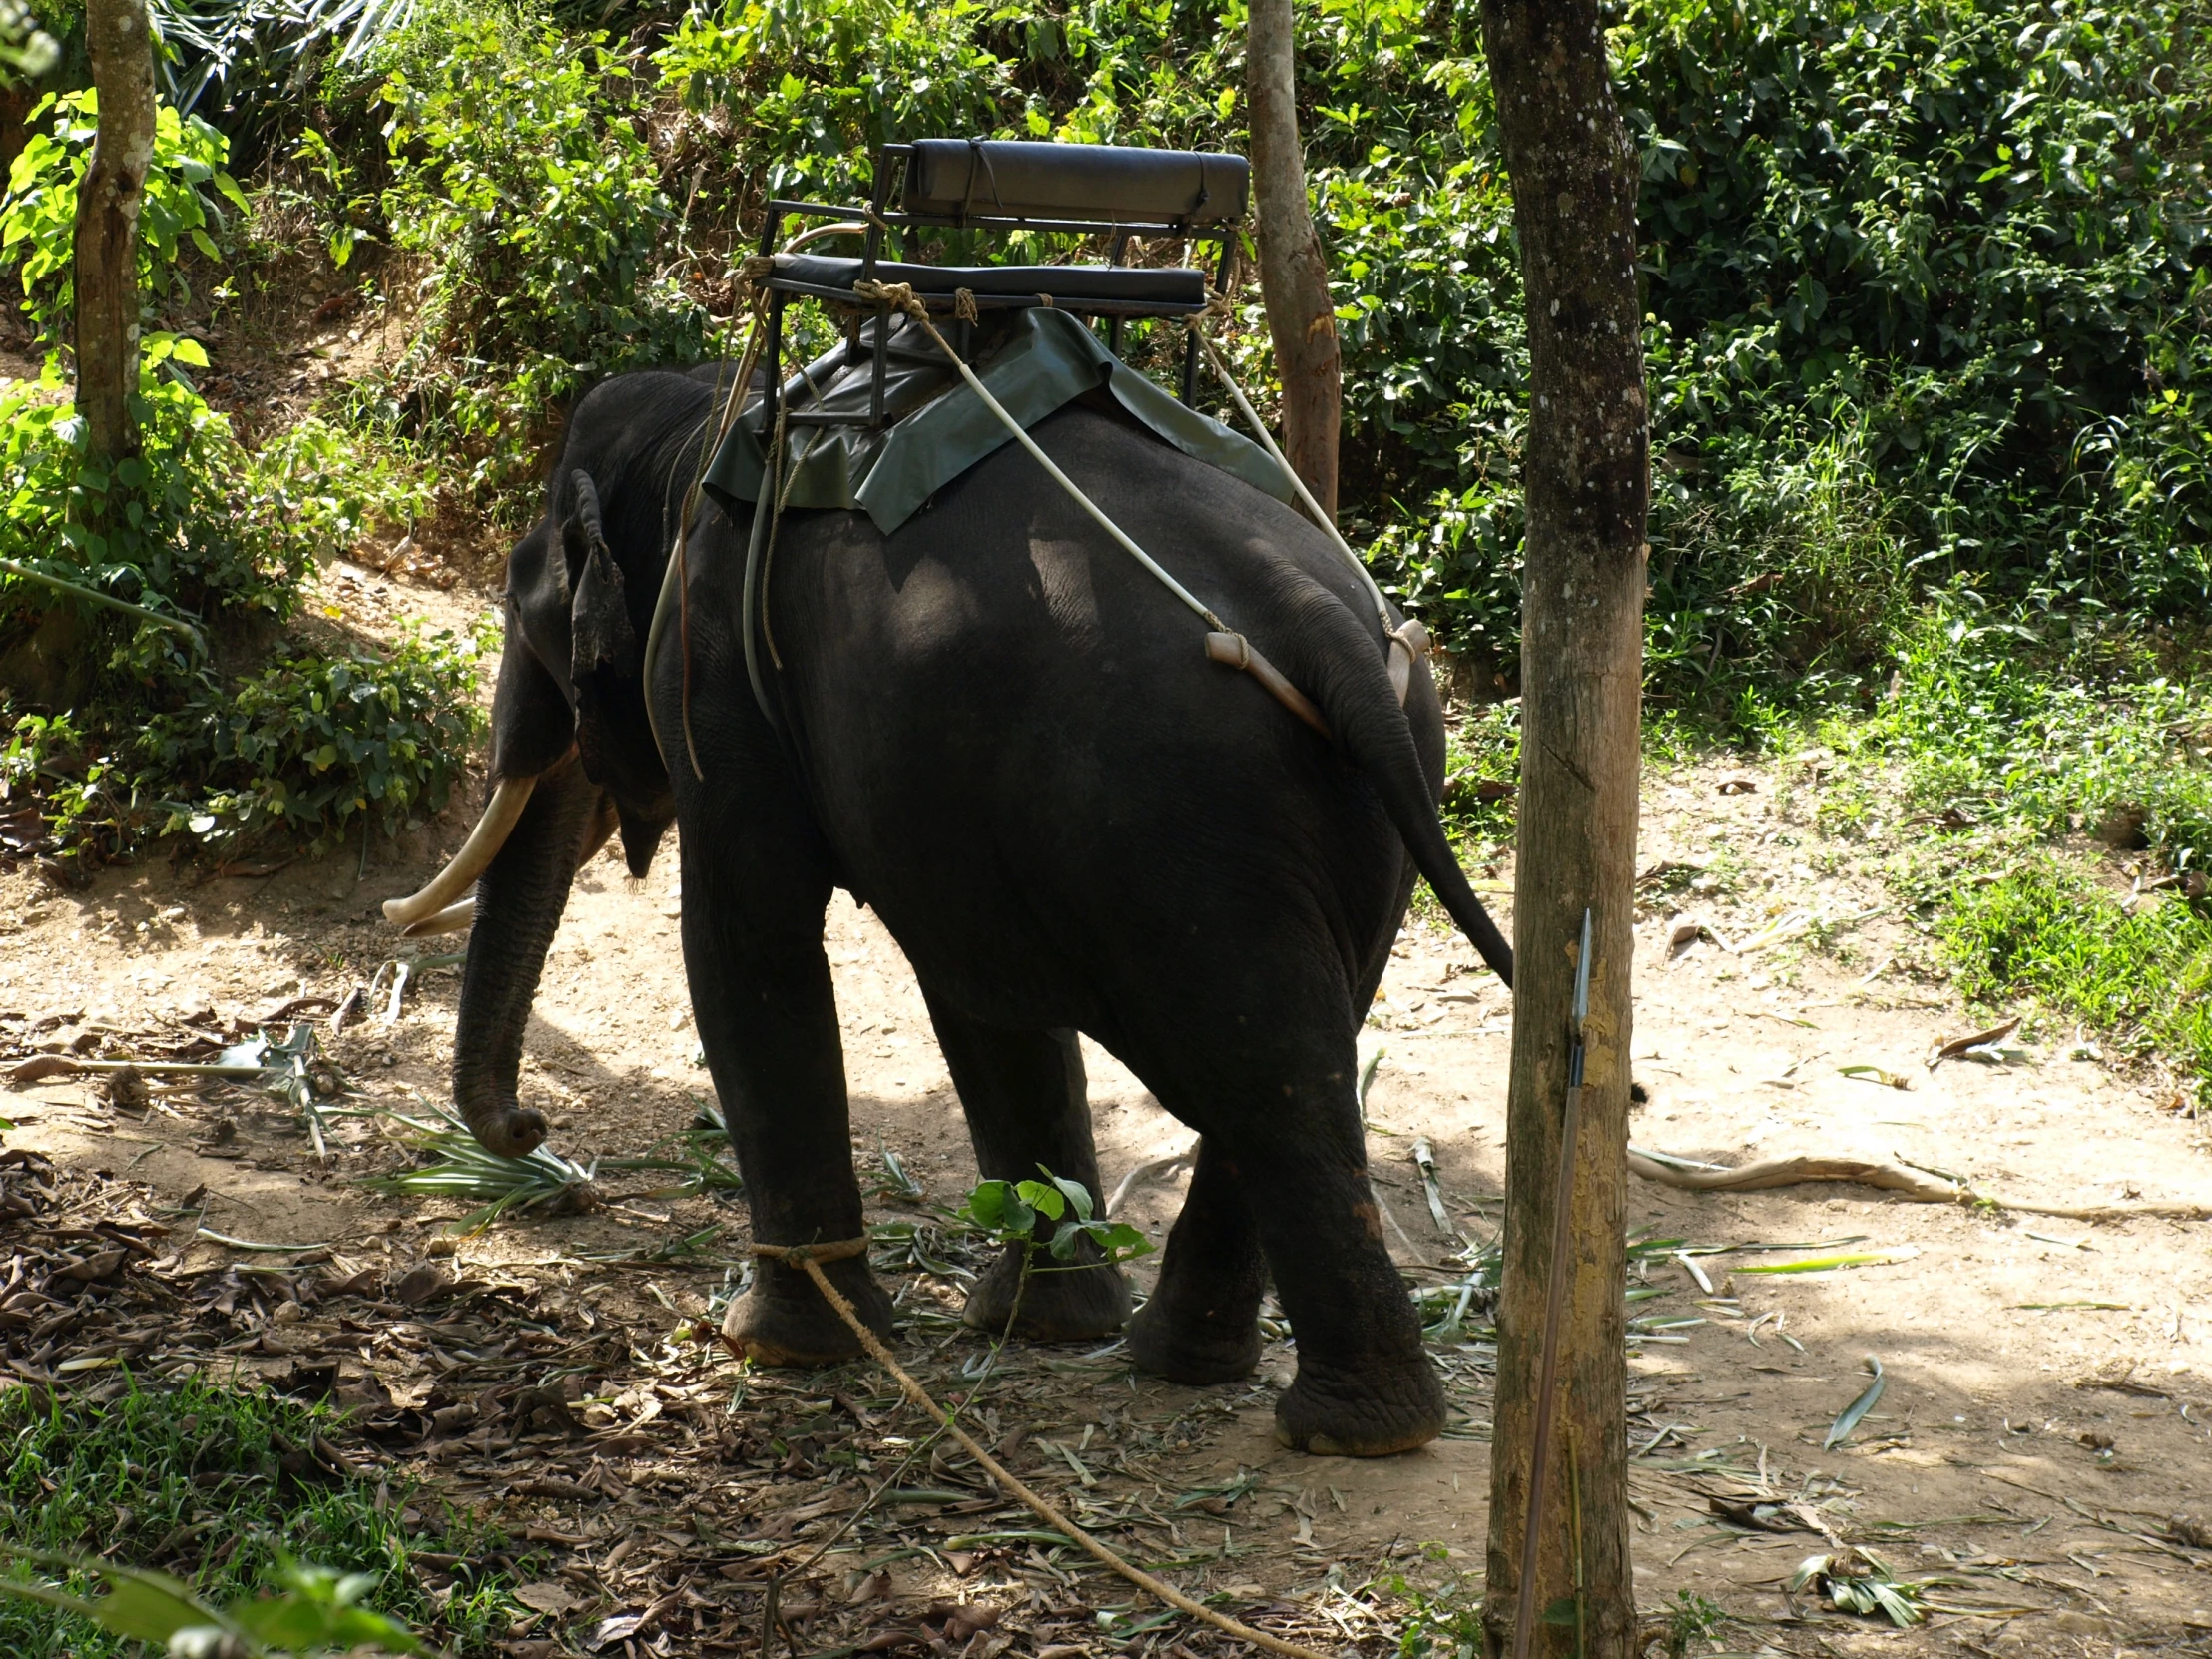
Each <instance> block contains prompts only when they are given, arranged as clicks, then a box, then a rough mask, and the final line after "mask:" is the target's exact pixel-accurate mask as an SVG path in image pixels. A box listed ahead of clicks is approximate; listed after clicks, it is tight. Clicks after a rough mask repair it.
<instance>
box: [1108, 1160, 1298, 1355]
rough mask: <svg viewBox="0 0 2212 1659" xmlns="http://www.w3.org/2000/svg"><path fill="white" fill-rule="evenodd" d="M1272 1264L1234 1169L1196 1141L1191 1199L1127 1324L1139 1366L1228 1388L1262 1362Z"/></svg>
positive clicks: (1133, 1352) (1131, 1348) (1186, 1201)
mask: <svg viewBox="0 0 2212 1659" xmlns="http://www.w3.org/2000/svg"><path fill="white" fill-rule="evenodd" d="M1267 1283H1268V1264H1267V1258H1266V1257H1265V1256H1263V1255H1262V1254H1261V1251H1260V1233H1259V1229H1258V1228H1257V1227H1255V1226H1254V1225H1253V1220H1252V1208H1251V1206H1250V1205H1249V1204H1247V1203H1246V1202H1245V1194H1244V1189H1243V1186H1242V1184H1241V1183H1240V1182H1239V1180H1238V1177H1237V1171H1236V1169H1235V1168H1234V1167H1233V1166H1232V1165H1231V1164H1230V1162H1229V1160H1228V1159H1227V1158H1226V1157H1225V1156H1224V1155H1223V1153H1222V1152H1221V1150H1220V1148H1219V1147H1217V1146H1216V1145H1215V1144H1214V1143H1213V1142H1212V1141H1211V1140H1201V1141H1200V1142H1199V1143H1198V1167H1197V1169H1195V1170H1194V1171H1192V1173H1191V1190H1190V1195H1189V1196H1188V1197H1187V1198H1185V1199H1184V1200H1183V1213H1182V1214H1181V1215H1179V1216H1177V1217H1176V1218H1175V1226H1174V1227H1173V1228H1172V1229H1170V1230H1169V1233H1168V1248H1167V1255H1166V1256H1165V1258H1164V1259H1163V1260H1162V1261H1161V1263H1160V1279H1159V1283H1158V1284H1157V1285H1156V1286H1154V1288H1153V1292H1152V1296H1151V1298H1150V1299H1149V1300H1148V1301H1147V1302H1146V1303H1145V1305H1144V1306H1143V1307H1142V1308H1140V1309H1139V1310H1138V1311H1137V1317H1136V1318H1135V1319H1133V1320H1131V1321H1130V1322H1129V1353H1130V1357H1131V1358H1132V1359H1134V1360H1135V1361H1136V1362H1137V1365H1138V1366H1139V1367H1140V1368H1141V1369H1142V1370H1145V1371H1148V1372H1151V1373H1152V1374H1153V1375H1154V1376H1155V1377H1164V1378H1166V1379H1167V1380H1168V1381H1169V1382H1171V1383H1229V1382H1233V1381H1235V1380H1236V1379H1237V1378H1240V1377H1245V1376H1248V1375H1250V1373H1251V1371H1252V1369H1253V1368H1254V1367H1255V1366H1257V1365H1258V1364H1259V1363H1260V1297H1261V1294H1262V1293H1263V1292H1264V1291H1265V1290H1266V1289H1267Z"/></svg>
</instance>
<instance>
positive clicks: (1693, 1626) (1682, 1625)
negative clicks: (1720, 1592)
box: [1664, 1590, 1728, 1659]
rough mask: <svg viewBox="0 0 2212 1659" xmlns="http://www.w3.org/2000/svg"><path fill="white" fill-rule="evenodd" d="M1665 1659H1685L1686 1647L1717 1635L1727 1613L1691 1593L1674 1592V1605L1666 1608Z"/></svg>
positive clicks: (1687, 1656)
mask: <svg viewBox="0 0 2212 1659" xmlns="http://www.w3.org/2000/svg"><path fill="white" fill-rule="evenodd" d="M1664 1611H1665V1615H1666V1627H1667V1629H1666V1636H1665V1637H1664V1640H1665V1642H1666V1644H1667V1659H1689V1653H1690V1644H1691V1643H1692V1642H1702V1641H1706V1640H1708V1639H1710V1638H1711V1637H1712V1636H1714V1635H1715V1634H1717V1633H1718V1632H1719V1630H1720V1628H1721V1626H1722V1625H1724V1624H1726V1623H1727V1622H1728V1615H1727V1613H1725V1612H1723V1611H1722V1610H1721V1609H1720V1608H1718V1607H1716V1606H1714V1605H1713V1603H1711V1602H1710V1601H1707V1600H1706V1599H1705V1598H1704V1597H1703V1596H1701V1595H1699V1594H1698V1593H1697V1592H1696V1591H1695V1590H1677V1591H1675V1592H1674V1604H1673V1605H1672V1606H1671V1607H1668V1608H1666V1609H1665V1610H1664Z"/></svg>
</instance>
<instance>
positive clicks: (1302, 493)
mask: <svg viewBox="0 0 2212 1659" xmlns="http://www.w3.org/2000/svg"><path fill="white" fill-rule="evenodd" d="M1191 332H1192V333H1193V334H1195V335H1196V336H1197V337H1198V343H1199V344H1200V345H1201V346H1203V347H1204V348H1205V350H1206V360H1207V361H1208V362H1209V363H1211V364H1213V366H1214V372H1215V373H1216V374H1218V375H1220V376H1221V383H1222V384H1223V385H1224V386H1226V387H1228V388H1229V395H1230V397H1231V399H1233V400H1234V401H1235V403H1236V405H1237V412H1238V413H1239V414H1241V415H1243V416H1244V417H1245V421H1246V423H1247V424H1248V425H1250V426H1251V428H1252V430H1253V431H1254V432H1255V433H1256V434H1258V436H1259V439H1260V444H1261V447H1263V448H1264V449H1266V450H1267V452H1268V454H1269V455H1270V456H1271V457H1273V459H1274V461H1275V464H1276V465H1277V466H1279V467H1281V468H1282V469H1283V476H1284V477H1285V478H1287V479H1289V480H1290V483H1291V488H1292V489H1293V490H1295V491H1296V492H1297V493H1298V498H1299V500H1300V501H1301V502H1303V503H1304V504H1305V507H1306V511H1307V514H1308V516H1309V517H1311V518H1312V519H1313V521H1314V522H1315V523H1316V524H1318V525H1320V526H1321V527H1322V529H1323V530H1324V531H1325V532H1327V534H1328V536H1329V539H1330V540H1331V541H1333V542H1335V543H1336V544H1337V551H1338V552H1340V553H1342V554H1343V555H1344V556H1345V563H1347V564H1349V565H1350V566H1352V568H1353V569H1354V570H1355V571H1357V572H1359V575H1360V581H1361V582H1362V584H1363V585H1365V586H1366V588H1367V590H1368V597H1369V598H1370V599H1372V600H1374V601H1375V614H1376V615H1377V616H1380V617H1381V618H1382V619H1383V633H1385V634H1389V633H1394V632H1395V630H1394V629H1393V628H1392V627H1391V625H1390V608H1389V606H1388V605H1386V604H1385V603H1384V602H1383V590H1382V589H1381V588H1379V587H1377V586H1376V583H1375V576H1374V574H1373V573H1372V572H1371V571H1370V570H1369V569H1368V567H1367V562H1366V561H1365V560H1364V559H1362V558H1361V557H1360V555H1359V554H1357V553H1355V552H1353V550H1352V544H1351V543H1350V542H1348V541H1346V540H1345V538H1344V535H1343V532H1341V531H1340V530H1338V528H1337V521H1336V520H1335V519H1333V518H1331V517H1330V516H1329V515H1328V514H1327V513H1325V512H1323V511H1322V509H1321V503H1320V502H1319V501H1316V500H1315V499H1314V492H1313V491H1312V490H1310V489H1308V488H1307V487H1306V480H1305V479H1303V478H1301V477H1300V476H1299V475H1298V473H1297V472H1296V470H1294V469H1293V468H1292V466H1291V463H1290V461H1289V460H1288V459H1287V458H1286V457H1285V456H1284V454H1283V451H1282V450H1280V449H1278V448H1277V447H1276V445H1275V439H1274V437H1273V436H1271V435H1270V434H1269V432H1268V426H1267V422H1266V421H1264V420H1262V419H1261V418H1260V413H1259V411H1258V410H1257V409H1255V408H1253V406H1252V402H1251V400H1250V399H1249V398H1247V397H1246V396H1245V394H1244V388H1243V387H1242V386H1240V385H1238V384H1237V379H1236V376H1235V375H1233V374H1231V373H1230V372H1229V364H1228V363H1227V362H1225V361H1223V360H1222V354H1221V353H1220V352H1219V351H1217V350H1216V349H1215V348H1214V342H1213V341H1212V340H1210V339H1208V338H1207V337H1206V330H1205V329H1203V328H1201V327H1200V326H1199V325H1198V324H1197V322H1196V321H1193V322H1192V324H1191Z"/></svg>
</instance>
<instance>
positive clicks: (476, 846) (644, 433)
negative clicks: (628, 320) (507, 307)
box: [384, 372, 713, 1157]
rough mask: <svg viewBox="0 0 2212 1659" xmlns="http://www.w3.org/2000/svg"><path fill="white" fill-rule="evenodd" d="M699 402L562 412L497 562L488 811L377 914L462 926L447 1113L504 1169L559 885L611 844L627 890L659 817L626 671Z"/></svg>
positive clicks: (662, 798) (637, 399) (676, 504)
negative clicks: (499, 611) (517, 534)
mask: <svg viewBox="0 0 2212 1659" xmlns="http://www.w3.org/2000/svg"><path fill="white" fill-rule="evenodd" d="M712 398H713V390H712V387H711V386H710V385H708V384H705V383H703V382H702V381H701V380H699V379H695V378H692V377H687V376H683V375H676V374H665V373H650V372H649V373H642V374H626V375H622V376H619V377H618V378H616V379H614V380H610V381H608V382H606V383H604V384H602V385H601V386H599V387H598V388H596V389H595V390H594V391H593V392H592V393H591V394H590V395H589V396H587V397H586V398H585V399H584V400H583V401H582V402H581V403H580V404H579V405H578V407H577V410H576V413H575V415H574V416H573V417H572V419H571V421H570V425H569V430H568V433H567V434H566V436H565V438H564V441H563V444H562V449H561V460H560V463H559V465H558V466H557V467H556V470H555V474H554V478H553V481H552V484H551V486H550V487H549V489H548V491H547V506H546V513H545V516H544V517H543V518H541V519H540V520H539V521H538V523H537V524H536V525H535V526H534V527H533V528H532V529H531V531H530V532H529V534H528V535H526V536H524V537H523V538H522V539H521V540H520V541H519V542H517V543H516V544H515V547H514V550H513V552H512V553H511V554H510V555H509V556H508V564H507V592H506V621H507V644H506V654H505V658H504V661H503V662H502V664H501V666H500V671H499V688H498V691H497V694H496V696H495V697H494V699H493V704H492V756H491V783H492V789H491V797H490V800H489V802H488V804H487V805H486V807H485V809H484V813H483V817H482V818H481V819H480V820H479V822H478V823H477V825H476V828H475V830H473V831H472V832H471V833H470V835H469V837H468V840H467V842H466V843H465V844H464V845H463V846H462V848H461V850H460V851H459V852H458V853H456V854H455V855H454V857H453V859H452V861H451V862H450V863H448V864H447V865H446V866H445V868H444V869H443V870H441V871H439V873H438V874H437V876H436V877H435V878H434V879H432V880H431V882H430V883H429V885H427V886H425V887H424V888H423V889H422V890H421V891H420V892H418V893H415V894H413V895H412V896H411V897H407V898H396V899H393V900H391V901H390V902H389V903H387V904H386V905H385V906H384V914H385V917H386V918H387V919H388V920H390V921H392V922H394V923H396V924H397V925H399V926H400V927H401V928H403V929H404V930H405V931H406V932H407V933H408V934H409V935H419V934H425V933H433V932H446V931H455V930H458V929H459V928H462V927H470V926H473V932H472V934H471V937H470V940H469V948H468V961H467V966H466V968H465V969H464V972H463V978H462V988H461V1007H460V1017H459V1021H458V1024H457V1026H456V1029H455V1032H454V1056H453V1099H454V1104H455V1105H456V1106H457V1107H458V1108H459V1110H460V1113H461V1116H462V1117H463V1119H464V1120H466V1122H467V1124H468V1126H469V1128H470V1129H471V1130H472V1131H473V1132H474V1133H475V1135H476V1138H477V1139H478V1140H479V1141H481V1142H482V1143H483V1144H484V1145H485V1146H486V1147H488V1148H490V1149H491V1150H492V1151H494V1152H499V1153H504V1154H506V1155H508V1156H510V1157H516V1156H520V1155H521V1154H523V1153H526V1152H528V1151H529V1150H530V1149H531V1148H532V1147H534V1146H536V1145H537V1144H538V1143H539V1142H540V1141H542V1140H543V1139H544V1138H545V1120H544V1118H543V1117H542V1116H541V1115H540V1114H539V1113H537V1112H535V1111H532V1110H529V1109H528V1108H525V1107H523V1106H522V1105H521V1104H520V1103H519V1101H518V1100H517V1098H516V1083H517V1079H518V1076H519V1073H520V1069H521V1061H522V1038H523V1028H524V1026H525V1025H526V1024H527V1022H528V1020H529V1017H530V1007H531V1003H532V1001H533V1000H534V998H535V996H536V993H537V985H538V978H539V975H540V973H541V972H542V971H543V969H544V966H545V953H546V949H547V947H548V946H549V945H550V944H551V943H552V939H553V933H554V930H555V929H556V928H557V927H558V925H559V923H560V919H561V912H562V910H563V909H564V908H565V907H566V905H567V902H568V893H569V887H570V885H571V883H572V882H573V880H574V879H575V875H576V872H577V870H578V869H579V868H580V867H581V866H582V865H583V863H584V862H585V860H587V859H588V858H590V857H591V856H592V855H593V854H594V853H596V852H597V851H598V850H599V848H600V847H601V846H603V845H604V844H605V843H606V841H607V840H608V838H609V837H610V836H612V835H613V834H615V833H616V832H617V831H619V832H620V833H621V836H622V847H623V853H624V856H625V859H626V861H627V863H628V864H629V868H630V873H631V874H632V875H636V876H642V875H644V874H645V873H646V871H647V870H648V869H649V868H650V867H651V864H652V860H653V853H654V850H655V848H656V847H657V846H658V845H659V844H660V839H661V835H662V832H663V831H664V830H666V829H667V828H668V826H669V823H670V821H671V820H672V818H673V817H674V816H675V808H674V804H673V802H672V800H671V797H670V792H669V780H668V774H667V771H666V769H665V768H664V767H663V765H662V762H661V755H660V749H659V746H658V745H657V744H656V743H655V741H654V737H653V733H652V729H651V727H650V725H649V723H648V721H647V717H646V707H645V695H644V690H643V686H642V659H643V655H644V642H645V638H646V634H647V632H648V630H649V629H650V627H651V622H652V612H653V606H654V603H655V601H656V599H657V597H658V595H659V591H660V586H661V578H662V574H663V572H664V570H665V569H666V567H667V561H668V556H669V549H670V547H671V545H672V543H673V540H674V536H675V532H676V526H677V513H678V511H679V508H680V504H681V502H682V500H683V497H684V494H685V492H686V488H687V486H688V485H689V483H690V481H691V474H692V470H693V468H695V467H696V463H697V457H698V448H699V443H700V437H701V433H702V431H703V429H704V426H705V423H706V420H707V416H708V413H709V409H710V404H711V401H712ZM471 887H474V888H475V889H476V890H475V896H474V897H473V898H471V897H469V896H468V893H469V889H470V888H471Z"/></svg>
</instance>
